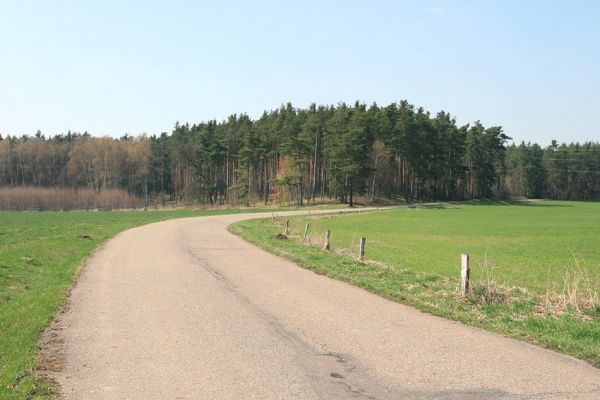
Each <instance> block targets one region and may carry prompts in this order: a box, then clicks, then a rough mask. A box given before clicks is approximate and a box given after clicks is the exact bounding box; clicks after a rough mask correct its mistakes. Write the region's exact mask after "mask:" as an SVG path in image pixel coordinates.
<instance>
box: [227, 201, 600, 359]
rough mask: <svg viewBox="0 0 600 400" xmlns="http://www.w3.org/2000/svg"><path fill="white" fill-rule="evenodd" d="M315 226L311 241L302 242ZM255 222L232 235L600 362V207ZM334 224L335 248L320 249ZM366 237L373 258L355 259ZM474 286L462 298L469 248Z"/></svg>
mask: <svg viewBox="0 0 600 400" xmlns="http://www.w3.org/2000/svg"><path fill="white" fill-rule="evenodd" d="M306 222H309V223H310V228H309V233H310V234H309V238H310V242H311V243H312V244H313V245H312V246H307V245H305V244H303V243H302V236H303V235H302V234H303V231H304V226H305V223H306ZM284 224H285V220H284V219H279V220H277V221H276V223H275V224H273V223H272V222H271V220H270V219H269V220H251V221H244V222H240V223H238V224H236V225H234V226H232V228H231V229H232V231H233V232H235V233H237V234H240V235H242V236H244V237H245V238H246V239H248V240H249V241H251V242H254V243H256V244H258V245H260V246H262V247H263V248H265V249H267V250H270V251H272V252H275V253H277V254H280V255H283V256H286V257H288V258H290V259H292V260H294V261H296V262H298V263H300V264H302V265H303V266H305V267H307V268H311V269H313V270H314V271H315V272H317V273H321V274H325V275H328V276H331V277H333V278H336V279H341V280H345V281H348V282H350V283H353V284H355V285H357V286H361V287H363V288H365V289H367V290H370V291H372V292H375V293H377V294H380V295H382V296H385V297H388V298H390V299H393V300H396V301H400V302H403V303H407V304H410V305H413V306H415V307H418V308H420V309H422V310H424V311H427V312H430V313H433V314H436V315H440V316H444V317H447V318H451V319H455V320H459V321H462V322H465V323H468V324H471V325H475V326H479V327H483V328H486V329H489V330H492V331H496V332H501V333H504V334H507V335H509V336H512V337H516V338H520V339H523V340H527V341H530V342H532V343H536V344H539V345H542V346H545V347H548V348H552V349H555V350H558V351H561V352H565V353H568V354H571V355H574V356H577V357H580V358H583V359H586V360H588V361H590V362H592V363H593V364H595V365H596V366H599V367H600V305H599V302H598V293H599V288H600V242H599V241H598V238H599V237H600V204H598V203H577V202H548V201H539V202H517V203H510V204H508V203H494V202H481V203H473V204H462V205H461V204H447V205H439V206H429V207H417V208H404V209H395V210H388V211H379V212H372V213H368V214H362V215H356V214H354V215H344V216H313V217H310V218H308V217H296V218H290V230H291V233H290V235H288V239H282V238H281V237H279V238H278V236H277V235H276V234H277V233H282V232H283V229H284V228H283V226H284ZM326 229H330V230H331V246H332V251H330V252H325V251H323V250H321V244H322V238H323V233H324V231H325V230H326ZM361 236H365V237H366V238H367V242H366V243H367V245H366V260H365V262H364V263H362V262H359V261H357V260H355V257H356V255H357V251H358V242H359V238H360V237H361ZM464 252H466V253H469V254H470V255H471V272H472V291H471V294H470V295H469V296H468V297H467V298H466V299H463V298H461V297H460V296H457V294H456V291H457V286H458V277H459V273H460V254H461V253H464Z"/></svg>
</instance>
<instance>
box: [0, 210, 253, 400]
mask: <svg viewBox="0 0 600 400" xmlns="http://www.w3.org/2000/svg"><path fill="white" fill-rule="evenodd" d="M248 211H249V210H219V211H193V210H176V211H149V212H141V211H114V212H0V399H13V398H15V399H26V398H37V397H42V398H44V397H50V396H52V394H53V388H52V386H51V385H49V384H47V383H45V382H42V381H41V380H40V379H38V378H37V377H36V376H35V374H34V372H33V369H34V368H35V365H36V357H37V354H38V350H39V349H38V344H37V342H38V339H39V337H40V335H41V333H42V332H43V330H44V328H45V327H46V326H48V324H49V323H50V322H51V320H52V319H53V317H54V315H55V314H56V312H57V311H58V310H59V308H60V307H61V305H62V304H63V301H64V298H65V295H66V293H67V291H68V289H69V287H70V284H71V281H72V279H73V277H74V276H75V274H76V273H77V271H78V270H79V268H80V267H81V265H82V263H83V261H84V260H85V259H86V258H87V257H88V256H89V255H90V253H91V252H92V251H93V250H94V249H95V248H96V247H98V246H99V245H100V244H101V243H103V242H104V241H106V240H107V239H109V238H110V237H112V236H114V235H115V234H116V233H118V232H120V231H123V230H125V229H127V228H131V227H134V226H139V225H143V224H147V223H150V222H156V221H161V220H166V219H171V218H181V217H192V216H201V215H208V214H210V215H214V214H223V213H232V212H248ZM251 211H260V210H257V209H253V210H251Z"/></svg>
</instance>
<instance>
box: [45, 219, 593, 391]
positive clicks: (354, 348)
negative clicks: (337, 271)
mask: <svg viewBox="0 0 600 400" xmlns="http://www.w3.org/2000/svg"><path fill="white" fill-rule="evenodd" d="M280 215H283V214H282V213H280ZM259 216H261V215H260V214H243V215H226V216H214V217H202V218H190V219H179V220H172V221H166V222H160V223H155V224H151V225H146V226H143V227H139V228H135V229H131V230H128V231H125V232H123V233H121V234H119V235H117V236H116V237H115V238H113V239H112V240H110V241H109V242H108V243H107V244H106V245H105V246H104V247H103V248H102V249H100V250H99V251H97V252H96V253H95V255H94V256H93V257H92V258H91V259H90V260H89V261H88V263H87V265H86V267H85V268H84V270H83V271H82V273H81V276H80V278H79V279H78V281H77V284H76V285H75V287H74V288H73V290H72V293H71V298H70V306H69V307H68V309H67V310H66V311H65V313H63V314H62V315H61V316H60V317H59V318H58V320H57V321H56V322H55V332H59V333H58V335H60V340H54V341H53V343H55V346H56V343H60V347H61V348H60V349H58V350H57V349H54V350H55V353H56V354H60V357H62V358H63V360H62V362H61V363H58V364H60V365H61V367H60V368H58V371H55V372H54V373H52V377H53V378H54V379H56V381H57V382H58V383H59V384H60V387H61V390H62V395H63V397H64V398H66V399H382V400H388V399H600V370H598V369H596V368H594V367H592V366H590V365H588V364H587V363H585V362H583V361H580V360H576V359H574V358H572V357H568V356H565V355H561V354H558V353H554V352H551V351H548V350H544V349H541V348H538V347H535V346H532V345H529V344H526V343H523V342H519V341H515V340H512V339H508V338H505V337H503V336H500V335H497V334H493V333H489V332H486V331H482V330H479V329H476V328H472V327H467V326H464V325H461V324H460V323H457V322H452V321H448V320H444V319H441V318H437V317H434V316H431V315H428V314H424V313H421V312H419V311H417V310H415V309H412V308H410V307H407V306H404V305H402V304H398V303H394V302H391V301H388V300H385V299H383V298H381V297H378V296H376V295H373V294H370V293H368V292H366V291H364V290H362V289H359V288H356V287H353V286H351V285H349V284H346V283H343V282H339V281H335V280H332V279H329V278H326V277H323V276H320V275H317V274H314V273H313V272H311V271H308V270H306V269H303V268H300V267H298V266H297V265H295V264H294V263H292V262H290V261H287V260H285V259H283V258H280V257H277V256H274V255H272V254H269V253H267V252H265V251H263V250H260V249H258V248H256V247H255V246H253V245H251V244H249V243H247V242H245V241H244V240H243V239H241V238H239V237H237V236H234V235H233V234H231V233H229V232H228V231H227V229H226V228H227V226H228V225H229V224H230V223H232V222H235V221H239V220H242V219H247V218H256V217H259ZM262 216H270V214H263V215H262Z"/></svg>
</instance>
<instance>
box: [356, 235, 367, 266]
mask: <svg viewBox="0 0 600 400" xmlns="http://www.w3.org/2000/svg"><path fill="white" fill-rule="evenodd" d="M366 241H367V238H366V237H364V236H363V237H361V238H360V247H359V248H358V259H359V260H360V261H362V260H364V259H365V242H366Z"/></svg>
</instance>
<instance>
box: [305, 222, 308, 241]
mask: <svg viewBox="0 0 600 400" xmlns="http://www.w3.org/2000/svg"><path fill="white" fill-rule="evenodd" d="M307 239H308V222H307V223H306V225H305V226H304V243H306V240H307Z"/></svg>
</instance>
